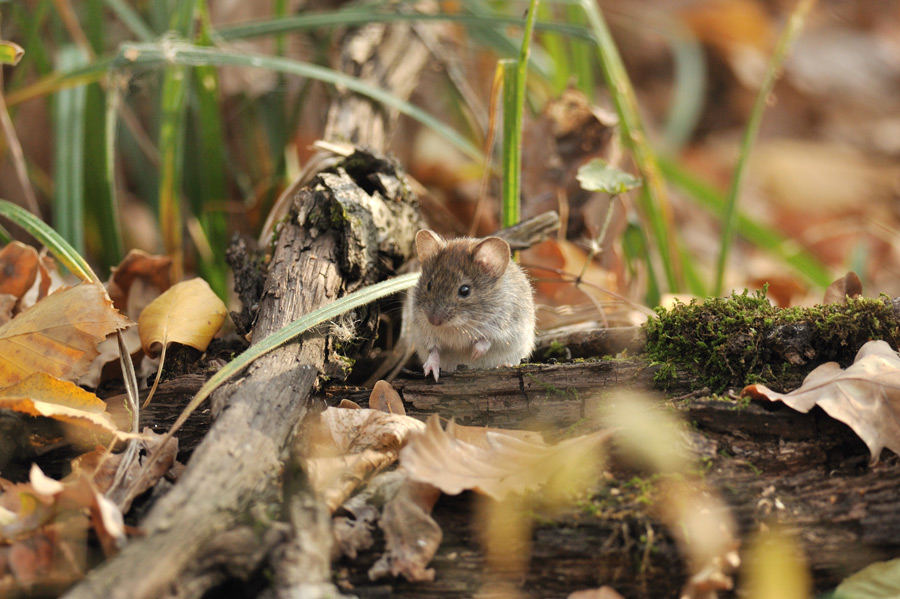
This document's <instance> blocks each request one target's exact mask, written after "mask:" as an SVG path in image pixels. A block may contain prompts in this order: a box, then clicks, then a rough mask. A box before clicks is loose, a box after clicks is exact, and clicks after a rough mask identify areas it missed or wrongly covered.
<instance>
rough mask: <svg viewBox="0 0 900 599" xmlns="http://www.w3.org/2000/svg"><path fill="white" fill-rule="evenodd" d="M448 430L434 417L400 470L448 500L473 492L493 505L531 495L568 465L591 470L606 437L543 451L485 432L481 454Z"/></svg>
mask: <svg viewBox="0 0 900 599" xmlns="http://www.w3.org/2000/svg"><path fill="white" fill-rule="evenodd" d="M453 428H454V427H453V425H452V423H451V424H450V425H448V427H447V430H446V431H444V430H442V429H441V425H440V421H439V419H438V417H437V416H436V415H432V416H431V417H429V419H428V422H427V423H426V429H425V431H424V432H422V433H417V434H415V435H413V436H412V437H411V438H410V440H409V443H407V445H406V447H404V448H403V450H402V451H401V452H400V464H401V465H402V466H403V467H405V468H406V469H407V470H409V473H410V478H412V479H414V480H418V481H421V482H426V483H429V484H432V485H434V486H435V487H437V488H438V489H440V490H441V491H443V492H444V493H447V494H449V495H456V494H458V493H461V492H462V491H466V490H476V491H479V492H481V493H484V494H486V495H488V496H490V497H491V498H493V499H496V500H502V499H503V498H504V497H506V496H507V495H508V494H510V493H524V492H526V491H528V490H536V489H538V488H539V487H541V486H543V485H544V484H546V483H547V482H548V481H549V480H550V479H551V478H553V477H554V476H555V475H557V474H558V473H559V472H560V471H562V470H566V469H568V468H571V465H572V464H577V463H582V464H586V463H593V464H596V463H597V462H599V461H600V460H598V455H599V452H598V448H599V446H600V444H601V443H603V442H604V441H605V440H606V439H607V438H608V436H609V435H608V433H605V432H604V433H594V434H591V435H586V436H581V437H574V438H571V439H567V440H565V441H562V442H560V443H558V444H556V445H553V446H548V445H546V444H544V443H543V442H534V441H524V440H522V439H518V438H516V437H514V436H512V435H507V434H504V433H501V432H493V431H488V432H486V433H485V435H486V438H487V444H488V448H486V449H485V448H482V447H478V446H476V445H472V444H470V443H466V442H464V441H460V440H459V439H457V438H455V436H454V434H455V433H454V431H453Z"/></svg>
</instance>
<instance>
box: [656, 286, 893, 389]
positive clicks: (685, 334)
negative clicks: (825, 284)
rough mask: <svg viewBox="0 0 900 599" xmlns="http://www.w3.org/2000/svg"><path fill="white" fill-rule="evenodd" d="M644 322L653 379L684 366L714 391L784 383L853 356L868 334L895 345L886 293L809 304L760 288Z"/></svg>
mask: <svg viewBox="0 0 900 599" xmlns="http://www.w3.org/2000/svg"><path fill="white" fill-rule="evenodd" d="M656 315H657V318H655V319H651V320H649V321H648V322H647V323H646V324H645V325H644V326H645V328H646V331H647V354H648V357H649V359H650V360H651V361H652V362H654V363H656V364H659V365H661V367H660V369H659V371H658V372H657V375H656V381H657V384H659V385H660V386H663V387H665V385H666V384H667V382H668V381H671V380H673V377H675V373H676V372H677V373H686V374H687V375H688V376H690V377H691V379H692V381H693V383H694V385H695V387H696V388H700V387H709V388H710V389H711V391H712V392H713V393H721V392H723V391H724V390H725V389H727V388H728V387H742V386H744V385H747V384H752V383H763V384H766V385H769V386H772V387H774V388H776V389H780V390H787V389H790V388H794V387H796V386H797V385H799V384H800V382H802V380H803V377H804V376H806V374H808V373H809V371H810V370H812V369H813V368H814V367H815V366H817V365H819V364H821V363H823V362H827V361H831V360H834V361H837V362H839V363H840V364H841V366H844V367H846V366H848V365H849V364H850V363H852V361H853V358H854V356H855V355H856V352H857V350H858V349H859V348H860V346H862V344H863V343H865V342H866V341H868V340H870V339H884V340H885V341H887V342H888V343H890V344H891V345H892V346H893V347H895V348H896V347H897V340H898V339H900V330H898V321H897V317H896V316H895V315H894V313H893V308H892V306H891V303H890V301H889V300H888V299H887V298H879V299H872V298H860V299H856V300H849V301H847V302H846V303H842V304H829V305H820V306H813V307H811V308H799V307H798V308H785V309H782V308H776V307H774V306H772V305H771V304H769V302H768V300H767V299H766V296H765V290H763V291H759V292H756V293H754V294H750V293H749V292H747V291H744V293H742V294H732V296H731V297H729V298H713V299H708V300H706V301H705V302H703V303H698V302H696V301H693V302H691V303H690V304H678V305H676V306H675V307H674V308H673V309H671V310H668V311H667V310H665V309H662V308H657V310H656Z"/></svg>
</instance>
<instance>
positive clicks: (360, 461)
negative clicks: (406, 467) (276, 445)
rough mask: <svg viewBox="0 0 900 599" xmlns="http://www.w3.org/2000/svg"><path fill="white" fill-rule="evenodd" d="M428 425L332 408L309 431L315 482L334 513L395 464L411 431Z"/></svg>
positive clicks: (372, 412) (375, 412)
mask: <svg viewBox="0 0 900 599" xmlns="http://www.w3.org/2000/svg"><path fill="white" fill-rule="evenodd" d="M424 427H425V425H424V424H422V423H421V422H419V421H418V420H416V419H414V418H410V417H409V416H400V415H398V414H387V413H385V412H380V411H378V410H367V409H349V410H348V409H340V408H328V409H326V410H325V411H324V412H322V414H321V415H320V417H319V421H318V423H317V424H316V425H314V426H313V427H312V428H311V429H310V431H309V433H308V439H309V447H308V448H307V449H306V455H308V456H309V458H308V459H307V460H306V468H307V474H308V476H309V478H310V484H312V486H313V488H315V489H316V490H317V491H318V492H319V493H320V494H321V496H322V497H323V499H324V501H325V503H326V505H327V506H328V508H329V510H331V511H334V510H335V509H337V507H338V506H339V505H341V503H343V502H344V501H345V500H346V499H347V497H349V496H350V494H351V493H352V492H353V491H354V490H355V489H356V488H357V487H358V486H359V485H360V484H362V483H363V482H364V481H366V480H367V479H368V478H369V477H371V476H372V474H374V473H376V472H378V471H380V470H383V469H384V468H386V467H388V466H390V465H391V464H393V463H394V461H396V459H397V454H398V453H399V451H400V449H401V448H402V447H403V445H405V444H406V441H407V439H408V438H409V436H410V434H411V432H413V431H415V430H421V429H424Z"/></svg>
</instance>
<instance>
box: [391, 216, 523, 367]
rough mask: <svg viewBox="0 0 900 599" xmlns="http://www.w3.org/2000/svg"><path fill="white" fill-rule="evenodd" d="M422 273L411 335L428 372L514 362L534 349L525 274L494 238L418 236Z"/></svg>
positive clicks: (413, 306) (414, 300)
mask: <svg viewBox="0 0 900 599" xmlns="http://www.w3.org/2000/svg"><path fill="white" fill-rule="evenodd" d="M416 249H417V253H418V255H419V260H420V262H421V264H422V277H421V278H420V279H419V283H418V285H417V286H416V288H415V289H414V290H413V292H412V294H411V299H410V310H409V314H410V315H409V321H410V322H409V327H408V328H409V334H410V338H411V340H412V343H413V344H414V345H415V347H416V351H417V353H418V355H419V358H420V359H421V360H422V362H423V365H424V370H425V374H426V375H428V374H433V376H434V378H435V380H437V379H438V376H439V372H440V370H441V369H443V370H445V371H450V372H452V371H453V370H455V369H456V367H457V366H458V365H460V364H465V365H466V366H469V367H471V368H494V367H496V366H501V365H504V364H518V363H519V362H520V361H521V360H522V359H523V358H526V357H528V356H529V355H530V354H531V351H532V350H533V349H534V297H533V291H532V288H531V284H530V283H529V281H528V277H527V276H526V275H525V273H524V272H523V271H522V269H521V268H519V265H518V264H516V263H515V262H513V261H512V260H510V250H509V245H508V244H507V243H506V242H505V241H504V240H502V239H500V238H499V237H487V238H485V239H471V238H462V239H451V240H448V241H445V240H443V239H441V238H440V237H439V236H438V235H437V234H435V233H434V232H432V231H428V230H422V231H419V232H418V234H417V235H416Z"/></svg>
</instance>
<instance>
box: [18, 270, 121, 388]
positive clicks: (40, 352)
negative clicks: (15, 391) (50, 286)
mask: <svg viewBox="0 0 900 599" xmlns="http://www.w3.org/2000/svg"><path fill="white" fill-rule="evenodd" d="M128 324H129V323H128V320H127V319H126V318H124V317H123V316H122V315H120V314H119V313H118V312H117V311H116V310H115V308H113V306H112V302H110V301H109V299H108V298H107V297H106V292H105V291H104V290H103V288H102V287H100V286H99V285H96V284H92V283H81V284H80V285H76V286H74V287H69V288H67V289H63V290H61V291H57V292H56V293H53V294H52V295H50V296H49V297H46V298H44V299H43V300H41V301H40V302H38V303H37V304H35V305H34V306H32V307H31V308H29V309H28V310H26V311H24V312H22V313H21V314H19V315H18V316H16V317H15V318H13V319H12V320H11V321H9V322H8V323H6V324H5V325H3V326H2V327H0V387H6V386H9V385H12V384H14V383H16V382H18V381H20V380H22V379H24V378H25V377H27V376H28V375H30V374H33V373H35V372H45V373H47V374H50V375H52V376H55V377H57V378H60V379H64V380H75V379H77V378H78V377H79V376H81V375H82V374H84V372H85V371H86V370H87V368H88V367H89V366H90V364H91V360H93V359H94V357H95V356H97V355H98V353H99V352H98V351H97V344H98V343H100V342H101V341H103V340H104V339H106V336H107V335H108V334H110V333H112V332H114V331H116V330H119V329H123V328H125V327H126V326H128Z"/></svg>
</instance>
